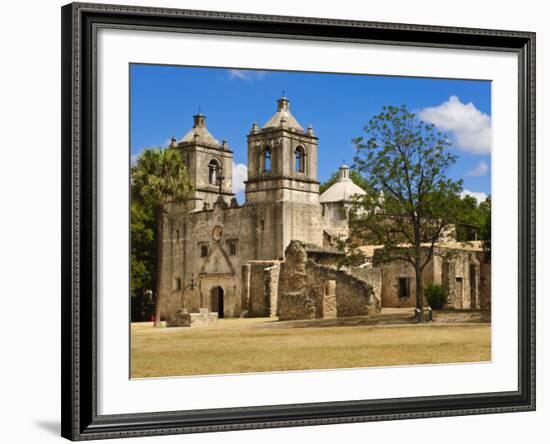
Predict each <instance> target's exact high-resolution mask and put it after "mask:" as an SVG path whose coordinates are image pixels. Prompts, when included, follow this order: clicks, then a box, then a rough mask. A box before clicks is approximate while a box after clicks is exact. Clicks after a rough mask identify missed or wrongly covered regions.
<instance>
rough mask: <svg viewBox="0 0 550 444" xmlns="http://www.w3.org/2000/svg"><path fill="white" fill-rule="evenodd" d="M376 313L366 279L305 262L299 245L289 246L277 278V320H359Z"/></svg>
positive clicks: (371, 289) (371, 291) (369, 286)
mask: <svg viewBox="0 0 550 444" xmlns="http://www.w3.org/2000/svg"><path fill="white" fill-rule="evenodd" d="M375 274H376V273H374V272H373V273H372V275H371V276H374V275H375ZM378 277H379V276H378ZM379 309H380V304H379V302H378V299H377V298H376V297H375V295H374V290H373V286H372V285H371V284H370V283H369V282H368V277H366V276H365V277H360V276H354V275H353V274H352V273H350V272H349V271H347V270H343V269H340V270H339V269H338V268H337V267H335V266H328V265H323V264H319V263H317V262H315V261H313V260H311V259H308V254H307V252H306V249H305V247H304V245H303V244H302V243H300V242H297V241H292V242H291V243H290V245H289V247H288V248H287V250H286V253H285V262H284V263H282V264H281V271H280V274H279V301H278V316H279V319H280V320H286V319H313V318H333V317H336V316H338V317H344V316H359V315H366V314H368V313H369V311H371V310H374V311H377V310H379Z"/></svg>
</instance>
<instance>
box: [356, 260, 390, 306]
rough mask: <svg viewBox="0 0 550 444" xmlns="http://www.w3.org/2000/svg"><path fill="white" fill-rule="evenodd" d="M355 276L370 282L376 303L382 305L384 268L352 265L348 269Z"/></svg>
mask: <svg viewBox="0 0 550 444" xmlns="http://www.w3.org/2000/svg"><path fill="white" fill-rule="evenodd" d="M348 271H349V272H350V273H351V274H353V275H354V276H356V277H358V278H360V279H362V280H363V281H365V282H368V283H369V285H371V286H372V290H373V292H374V298H375V300H376V302H375V304H376V305H377V306H378V307H382V269H380V268H378V267H377V268H375V267H373V266H367V267H350V268H349V270H348Z"/></svg>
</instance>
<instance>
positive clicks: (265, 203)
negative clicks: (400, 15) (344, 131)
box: [161, 97, 490, 325]
mask: <svg viewBox="0 0 550 444" xmlns="http://www.w3.org/2000/svg"><path fill="white" fill-rule="evenodd" d="M247 143H248V165H247V167H248V180H247V181H246V182H245V203H244V204H243V205H239V204H238V203H237V200H236V199H235V196H234V194H233V184H232V168H233V152H232V150H231V149H230V147H229V145H228V143H227V142H226V141H223V142H221V143H220V142H218V141H217V140H216V139H215V138H214V137H213V136H212V135H211V134H210V132H209V131H208V129H207V127H206V117H205V116H204V115H202V114H198V115H196V116H194V120H193V127H192V128H191V130H190V131H188V132H187V134H186V135H185V136H184V137H183V138H182V139H180V140H179V141H178V140H177V139H175V138H173V139H172V143H171V145H170V149H174V150H178V151H179V152H180V153H181V155H182V158H183V160H184V162H185V164H186V166H187V168H188V171H189V176H190V179H191V182H192V185H193V188H194V192H193V195H192V197H191V199H190V201H189V202H188V203H186V204H181V205H180V204H177V205H176V204H169V205H167V207H166V213H165V216H164V227H165V229H164V239H163V242H164V249H163V251H164V255H163V258H162V273H161V276H162V280H161V293H162V294H161V301H162V307H161V312H162V316H163V318H164V319H165V320H166V321H167V322H168V324H169V325H191V324H193V323H195V324H197V325H199V324H204V325H207V324H209V323H211V322H213V319H214V318H215V317H217V318H222V317H239V316H271V317H278V318H279V319H311V318H334V317H343V316H356V315H366V314H369V313H372V312H373V311H378V310H380V308H381V307H382V306H413V305H414V294H412V293H411V294H409V297H408V298H402V297H399V288H398V286H399V282H400V279H401V280H402V279H404V278H409V277H411V270H410V268H408V267H407V266H406V264H405V265H403V264H393V265H384V266H379V267H376V266H374V267H373V266H372V263H371V264H367V265H366V266H364V267H361V268H353V269H339V268H338V266H337V264H338V262H339V259H340V258H341V253H340V252H338V251H336V250H335V249H334V248H332V247H331V245H333V244H334V243H335V242H336V241H338V240H339V239H342V238H345V237H346V236H347V235H348V224H347V217H348V214H349V211H351V208H352V206H353V205H352V204H353V196H354V195H357V194H364V191H363V190H361V189H360V188H359V187H357V186H356V185H355V184H354V183H353V182H352V181H351V179H350V177H349V168H348V167H346V166H345V165H344V166H342V167H341V168H340V172H339V176H338V181H337V182H336V183H335V184H333V185H332V186H331V187H330V188H329V189H328V190H326V191H325V192H324V193H323V194H322V195H321V196H319V182H318V181H317V156H318V143H319V140H318V138H317V137H316V135H315V133H314V131H313V128H312V127H311V126H309V127H308V128H307V129H306V130H304V129H303V128H302V127H301V126H300V124H299V123H298V122H297V120H296V119H295V118H294V116H293V115H292V114H291V112H290V104H289V101H288V99H286V98H285V97H282V98H280V99H279V100H278V101H277V110H276V112H275V114H274V115H273V117H272V118H271V119H270V120H269V121H268V122H267V123H266V124H265V125H264V126H263V127H261V128H260V127H259V126H258V125H257V124H256V123H254V124H253V125H252V129H251V131H250V133H249V134H248V136H247ZM412 276H414V273H412ZM425 280H426V283H430V282H435V283H441V284H443V285H445V286H446V287H447V288H448V289H449V294H450V295H451V298H450V301H449V305H450V306H452V307H455V308H480V307H481V308H485V307H489V306H490V266H488V265H487V261H485V260H484V259H483V256H482V254H481V253H480V249H479V248H478V249H477V250H472V251H458V254H457V255H456V256H455V259H453V260H450V261H446V262H445V261H439V260H438V259H434V260H433V261H432V263H431V264H430V265H429V266H428V267H427V269H426V271H425ZM411 288H413V289H414V285H411ZM413 291H414V290H413ZM209 313H210V314H214V315H216V316H213V315H210V314H209Z"/></svg>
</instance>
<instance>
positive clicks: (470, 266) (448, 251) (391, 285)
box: [374, 247, 491, 309]
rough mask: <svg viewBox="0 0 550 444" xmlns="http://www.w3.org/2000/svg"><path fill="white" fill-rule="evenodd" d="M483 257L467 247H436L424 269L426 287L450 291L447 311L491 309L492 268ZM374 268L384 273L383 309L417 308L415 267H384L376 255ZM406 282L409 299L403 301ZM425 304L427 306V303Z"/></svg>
mask: <svg viewBox="0 0 550 444" xmlns="http://www.w3.org/2000/svg"><path fill="white" fill-rule="evenodd" d="M480 253H481V252H479V251H477V250H472V249H468V248H467V247H465V248H464V249H457V248H444V247H437V248H436V250H435V254H434V256H433V258H432V259H431V260H430V262H428V264H427V265H426V267H425V268H424V271H423V274H422V277H423V286H424V287H426V286H427V285H429V284H438V285H442V286H443V287H444V288H445V290H446V291H447V307H448V308H455V309H479V308H489V307H490V299H491V293H490V274H491V267H490V265H488V264H487V263H486V262H485V261H484V258H483V256H482V255H480ZM426 254H427V250H426V251H424V256H423V257H424V258H425V257H426ZM480 259H481V260H480ZM374 265H375V267H380V268H381V270H382V290H381V299H382V306H383V307H414V306H415V305H416V277H415V272H414V268H413V266H412V265H411V264H410V263H409V262H406V261H402V260H396V261H393V262H388V263H381V262H379V261H377V256H376V253H375V256H374ZM405 278H407V279H409V296H408V297H400V294H399V293H400V291H399V288H400V287H399V285H400V283H399V280H400V279H405ZM487 283H489V284H487ZM424 304H425V305H427V302H426V300H424Z"/></svg>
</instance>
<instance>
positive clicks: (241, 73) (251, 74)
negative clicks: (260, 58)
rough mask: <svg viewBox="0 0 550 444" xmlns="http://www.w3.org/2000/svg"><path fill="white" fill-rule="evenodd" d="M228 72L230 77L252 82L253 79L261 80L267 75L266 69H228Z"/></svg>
mask: <svg viewBox="0 0 550 444" xmlns="http://www.w3.org/2000/svg"><path fill="white" fill-rule="evenodd" d="M227 73H228V74H229V78H230V79H238V80H245V81H247V82H252V81H253V80H261V79H263V78H264V77H265V74H266V72H265V71H252V70H244V69H228V70H227Z"/></svg>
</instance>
